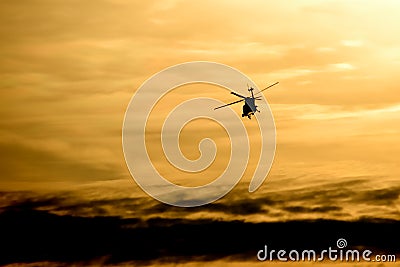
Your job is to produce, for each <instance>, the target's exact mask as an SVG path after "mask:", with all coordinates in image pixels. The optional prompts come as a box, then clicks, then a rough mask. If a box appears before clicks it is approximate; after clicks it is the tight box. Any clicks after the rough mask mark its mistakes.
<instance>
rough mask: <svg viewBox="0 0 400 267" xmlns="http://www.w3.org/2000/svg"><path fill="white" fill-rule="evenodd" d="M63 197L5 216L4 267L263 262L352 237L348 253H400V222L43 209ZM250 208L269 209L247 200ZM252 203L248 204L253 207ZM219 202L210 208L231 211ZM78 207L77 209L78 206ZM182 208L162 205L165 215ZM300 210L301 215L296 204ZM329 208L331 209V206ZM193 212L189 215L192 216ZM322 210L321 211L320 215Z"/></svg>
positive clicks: (6, 211) (21, 206)
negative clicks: (17, 266) (276, 253)
mask: <svg viewBox="0 0 400 267" xmlns="http://www.w3.org/2000/svg"><path fill="white" fill-rule="evenodd" d="M57 201H59V200H57V199H56V198H48V199H46V200H37V201H34V202H32V201H28V200H24V202H19V203H15V204H14V205H11V206H7V207H3V208H2V209H1V213H0V236H1V242H0V253H1V256H0V265H4V264H10V263H31V262H43V261H51V262H59V263H66V264H72V263H85V262H86V263H88V262H92V261H95V260H96V259H102V261H103V262H104V264H119V263H124V262H135V264H144V265H145V264H150V263H153V262H155V261H157V262H159V261H168V262H169V261H171V262H187V261H192V260H196V261H211V260H216V259H224V258H230V259H236V260H250V261H253V260H254V261H256V253H257V251H258V250H259V249H261V248H262V247H263V246H264V245H265V244H266V245H268V247H270V248H271V249H285V250H290V249H298V250H301V249H314V250H316V251H320V250H323V249H327V248H328V247H332V248H336V240H337V239H339V238H345V239H346V240H347V242H348V248H356V247H357V248H369V249H371V250H372V251H373V252H374V253H388V254H389V253H390V254H397V255H398V254H399V253H400V246H399V243H398V240H400V221H397V220H384V219H374V218H362V219H359V220H356V221H339V220H322V219H321V220H302V221H301V220H296V221H285V222H265V223H251V222H244V221H241V220H235V219H234V218H235V216H234V215H235V213H238V214H242V213H243V207H242V206H240V205H239V206H238V204H233V205H231V206H232V207H233V212H231V215H232V216H231V219H230V220H229V221H226V220H225V221H223V220H212V219H200V220H190V219H185V218H184V216H185V212H184V213H182V218H181V219H173V218H169V219H168V218H161V217H155V218H151V219H146V220H143V219H140V218H139V217H138V218H121V217H117V216H106V215H104V216H100V215H98V216H94V217H83V216H72V215H57V214H54V213H52V212H49V211H45V210H41V207H45V206H47V205H49V204H52V203H54V202H57ZM247 204H248V206H249V209H250V210H253V211H254V212H256V213H258V212H262V210H260V209H258V208H257V206H251V203H247ZM247 204H245V205H246V206H247ZM223 205H224V204H223V203H215V204H211V205H207V206H205V207H204V211H213V209H214V208H215V210H217V211H219V210H224V209H225V210H226V212H229V209H230V207H229V205H228V204H227V205H226V206H223ZM75 208H76V207H75ZM170 208H171V209H177V208H173V207H169V206H166V205H162V204H156V205H155V206H154V207H153V208H151V212H152V213H153V214H154V213H155V214H157V212H160V213H159V214H160V215H161V214H162V213H163V212H166V211H168V210H169V209H170ZM292 209H294V212H298V210H297V209H296V208H295V207H294V208H292ZM328 210H329V208H328ZM186 212H188V211H186ZM318 212H320V211H318Z"/></svg>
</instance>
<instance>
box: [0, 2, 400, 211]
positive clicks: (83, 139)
mask: <svg viewBox="0 0 400 267" xmlns="http://www.w3.org/2000/svg"><path fill="white" fill-rule="evenodd" d="M0 12H1V16H0V17H1V19H0V20H1V21H2V23H1V26H0V37H1V38H0V48H1V49H0V54H1V56H0V60H1V65H0V74H1V79H0V87H1V90H0V94H1V101H2V105H1V106H0V114H1V115H0V116H1V128H0V137H1V138H0V145H1V147H2V149H1V150H0V151H1V159H2V164H1V168H2V176H1V178H0V189H1V190H2V191H7V190H13V191H14V190H16V191H19V190H44V189H46V190H48V189H54V190H64V189H66V188H76V187H78V188H79V187H80V186H88V187H90V186H93V187H95V188H98V187H104V188H107V186H108V185H110V184H113V187H116V188H117V189H116V191H118V188H122V187H126V184H128V185H129V188H130V189H131V190H132V192H135V194H139V195H141V196H144V194H143V193H141V192H140V190H139V189H138V187H137V186H136V185H135V184H134V183H133V182H132V180H131V178H130V176H129V172H128V171H127V168H126V166H125V162H124V158H123V154H122V147H121V127H122V121H123V116H124V112H125V109H126V107H127V105H128V103H129V100H130V98H131V97H132V95H133V93H134V92H135V90H136V89H137V88H138V87H139V86H140V85H141V84H142V83H143V82H144V81H145V80H146V79H147V78H149V77H150V76H151V75H153V74H154V73H156V72H158V71H160V70H162V69H163V68H165V67H168V66H171V65H174V64H178V63H182V62H187V61H192V60H203V61H215V62H220V63H224V64H227V65H230V66H232V67H234V68H237V69H239V70H240V71H242V72H244V73H245V74H246V75H247V76H249V77H250V78H251V79H252V80H253V81H254V82H255V83H256V84H257V85H258V86H259V87H260V88H262V87H264V86H266V85H268V84H270V83H272V82H275V81H279V82H280V84H279V86H277V87H276V88H274V89H272V90H271V91H268V92H266V93H265V96H266V98H267V99H268V102H269V104H270V106H271V109H272V112H273V114H274V117H275V123H276V130H277V151H276V158H275V162H274V165H273V167H272V170H271V173H270V175H269V177H268V178H267V181H266V182H265V183H264V184H263V186H262V189H263V190H261V192H259V193H256V194H264V193H268V192H278V193H279V192H286V191H287V190H289V191H290V190H299V191H301V192H302V190H309V188H312V186H319V188H320V187H321V186H322V187H325V188H330V186H332V182H333V181H334V182H338V183H348V182H351V181H358V180H360V179H361V180H362V181H363V183H362V185H361V184H360V188H357V187H356V186H354V187H353V186H352V187H351V190H355V191H357V190H361V191H362V190H390V189H391V188H398V187H399V186H400V181H399V179H398V175H399V174H400V167H399V166H398V155H399V152H400V145H399V138H398V136H399V133H400V126H399V124H398V123H397V121H398V120H399V118H400V94H399V89H398V84H399V82H400V78H399V76H398V69H399V67H400V46H399V41H400V40H399V38H400V37H399V36H398V34H397V33H398V29H399V28H400V21H399V20H398V14H399V13H400V4H399V3H398V2H397V1H379V2H378V1H351V2H350V1H332V2H329V1H296V2H290V3H289V2H286V1H279V2H278V1H248V2H246V3H245V2H243V1H197V2H194V1H144V2H138V1H134V2H132V1H123V0H114V1H113V0H109V1H106V0H103V1H96V2H91V1H85V2H82V1H65V2H59V1H36V2H29V1H4V2H2V3H0ZM173 94H176V95H175V97H177V96H180V95H179V92H175V93H172V96H170V97H174V96H173ZM191 94H192V95H193V96H197V93H196V92H195V91H191ZM213 94H216V97H218V98H220V99H221V100H222V101H225V102H229V101H233V100H234V98H232V96H231V95H229V94H227V92H226V91H223V90H221V91H217V92H213ZM166 107H168V105H166V106H164V109H165V111H162V112H168V110H167V108H166ZM161 108H162V107H161ZM234 109H235V111H237V112H238V113H239V112H240V109H241V106H239V105H238V106H234ZM162 112H161V111H160V114H161V115H162ZM165 114H166V113H165ZM245 123H246V125H249V122H248V121H246V122H245ZM193 127H194V128H193V129H197V128H196V126H195V125H193ZM197 127H198V128H200V129H201V130H202V131H200V132H199V135H204V134H207V132H209V131H210V128H208V126H207V127H199V126H197ZM210 127H211V126H210ZM249 127H252V126H251V125H250V126H249ZM211 129H212V128H211ZM188 131H189V132H190V128H188ZM222 134H223V133H222ZM182 138H183V139H185V137H184V136H183V137H182ZM183 142H184V146H183V147H184V150H187V151H188V153H189V154H188V155H189V156H190V153H194V154H196V153H197V151H196V150H193V147H195V148H197V144H195V145H194V146H191V144H187V142H186V141H184V140H183ZM220 145H221V144H220ZM253 145H257V143H253ZM190 151H191V152H190ZM194 154H193V155H194ZM156 157H157V155H156ZM223 161H224V159H223V158H222V161H221V162H223ZM160 164H161V168H163V167H165V168H166V169H168V168H169V167H168V166H166V165H165V166H164V165H163V163H160ZM251 164H253V165H254V161H252V163H251ZM222 165H223V163H221V166H222ZM218 166H219V165H217V167H215V166H214V169H211V170H210V171H214V172H218V168H219V167H218ZM246 175H247V176H246V177H247V178H246V177H245V181H246V179H249V178H250V173H247V174H246ZM206 178H209V176H207V177H206ZM171 179H174V178H171ZM247 181H248V180H247ZM283 181H285V182H283ZM181 182H182V183H186V182H187V183H188V184H193V183H191V182H188V181H181ZM119 184H121V186H120V187H118V185H119ZM334 188H335V187H334ZM121 190H122V189H121ZM128 191H129V190H128ZM113 192H114V191H113ZM109 193H110V192H109ZM110 194H111V193H110ZM244 194H245V193H244ZM255 196H258V195H255ZM244 197H247V195H246V196H244ZM301 204H305V205H308V204H310V203H308V202H305V203H301ZM310 205H314V204H312V203H311V204H310ZM343 206H346V208H345V209H346V214H347V215H346V216H345V217H346V218H349V217H352V216H359V215H360V214H361V215H362V214H374V212H376V211H379V212H382V216H383V217H391V218H392V217H395V218H398V216H399V213H398V212H399V201H398V199H397V200H396V201H394V202H390V205H388V206H387V207H385V209H383V210H382V206H379V205H373V204H372V205H371V206H368V205H366V206H364V205H362V204H360V205H358V206H356V207H354V205H352V204H349V203H347V204H346V203H343Z"/></svg>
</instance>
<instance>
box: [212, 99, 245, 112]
mask: <svg viewBox="0 0 400 267" xmlns="http://www.w3.org/2000/svg"><path fill="white" fill-rule="evenodd" d="M242 101H244V99H241V100H238V101H235V102H232V103H229V104H226V105H223V106H220V107H216V108H214V110H216V109H219V108H223V107H227V106H230V105H233V104H236V103H239V102H242Z"/></svg>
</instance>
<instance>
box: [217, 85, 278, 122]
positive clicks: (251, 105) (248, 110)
mask: <svg viewBox="0 0 400 267" xmlns="http://www.w3.org/2000/svg"><path fill="white" fill-rule="evenodd" d="M278 83H279V82H276V83H274V84H271V85H269V86H268V87H266V88H264V89H262V90H261V91H259V92H257V93H255V94H253V90H254V88H253V87H249V85H247V91H249V92H250V94H251V95H250V96H249V97H245V96H242V95H239V94H238V93H235V92H231V94H232V95H235V96H238V97H240V98H242V99H240V100H238V101H235V102H232V103H229V104H226V105H223V106H219V107H216V108H214V110H216V109H219V108H223V107H227V106H230V105H233V104H236V103H240V102H242V101H244V105H243V114H242V118H243V117H245V116H247V117H248V118H249V119H250V120H251V115H254V113H255V112H256V111H258V112H260V111H259V110H258V109H257V106H256V100H261V96H257V97H255V96H256V95H258V94H259V93H261V92H262V91H265V90H267V89H268V88H271V87H272V86H274V85H277V84H278Z"/></svg>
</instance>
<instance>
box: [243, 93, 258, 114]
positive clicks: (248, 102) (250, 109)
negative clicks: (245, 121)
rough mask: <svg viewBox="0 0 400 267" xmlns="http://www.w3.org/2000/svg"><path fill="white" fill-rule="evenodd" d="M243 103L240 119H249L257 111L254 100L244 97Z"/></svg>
mask: <svg viewBox="0 0 400 267" xmlns="http://www.w3.org/2000/svg"><path fill="white" fill-rule="evenodd" d="M244 103H245V104H244V105H243V114H242V117H244V116H247V117H249V118H250V116H251V115H254V113H255V112H256V111H257V106H256V102H255V99H254V98H253V97H246V98H245V99H244Z"/></svg>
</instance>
